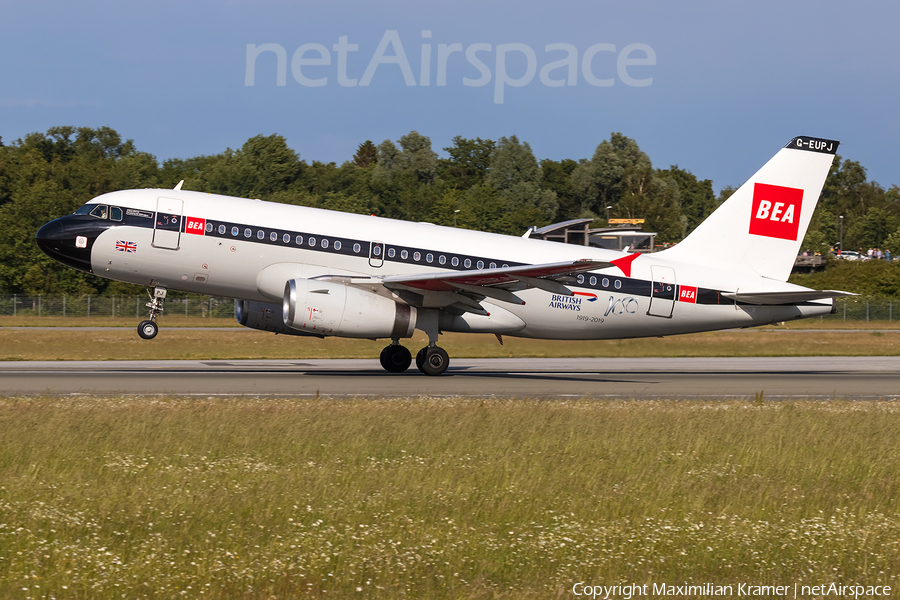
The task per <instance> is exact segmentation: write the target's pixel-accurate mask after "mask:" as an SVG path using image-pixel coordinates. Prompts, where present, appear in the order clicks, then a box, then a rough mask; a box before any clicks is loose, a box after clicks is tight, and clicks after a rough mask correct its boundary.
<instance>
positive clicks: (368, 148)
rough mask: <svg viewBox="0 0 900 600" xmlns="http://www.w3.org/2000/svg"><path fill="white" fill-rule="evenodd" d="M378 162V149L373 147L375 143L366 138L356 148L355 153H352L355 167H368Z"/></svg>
mask: <svg viewBox="0 0 900 600" xmlns="http://www.w3.org/2000/svg"><path fill="white" fill-rule="evenodd" d="M376 162H378V149H377V148H376V147H375V144H373V143H372V140H366V141H365V142H363V143H362V144H360V145H359V147H358V148H357V149H356V154H354V155H353V164H355V165H356V166H357V167H362V168H366V167H370V166H372V165H374V164H375V163H376Z"/></svg>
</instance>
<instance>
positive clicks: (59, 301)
mask: <svg viewBox="0 0 900 600" xmlns="http://www.w3.org/2000/svg"><path fill="white" fill-rule="evenodd" d="M895 300H896V302H895ZM148 301H149V298H148V297H147V296H19V295H12V296H0V316H35V317H133V318H142V317H146V316H147V312H148V311H147V308H146V307H145V306H144V305H145V304H146V303H147V302H148ZM895 304H896V305H897V310H896V311H895V310H894V305H895ZM165 307H166V310H165V312H164V313H163V315H164V316H167V317H178V316H183V317H202V318H214V319H216V318H219V319H225V318H227V319H233V318H235V304H234V300H233V299H231V298H225V297H221V296H187V297H182V298H178V297H175V298H172V297H169V298H167V299H166V304H165ZM895 316H896V317H897V318H898V320H900V298H864V297H861V296H855V297H852V298H840V299H838V301H837V311H836V312H835V314H833V315H824V316H822V317H820V320H821V321H823V322H825V321H857V322H860V321H861V322H866V323H867V322H869V321H888V322H892V321H893V320H894V317H895Z"/></svg>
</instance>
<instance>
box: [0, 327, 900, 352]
mask: <svg viewBox="0 0 900 600" xmlns="http://www.w3.org/2000/svg"><path fill="white" fill-rule="evenodd" d="M426 341H427V340H426V337H425V336H424V335H423V334H422V333H421V332H417V333H416V335H415V336H414V337H413V339H412V340H405V341H404V344H405V345H406V346H407V347H408V348H410V349H411V350H412V351H413V352H415V351H416V350H418V349H419V348H421V347H423V346H425V345H426ZM386 343H387V341H386V340H380V341H374V342H373V341H370V340H351V339H340V338H328V339H324V340H319V339H315V338H299V337H296V336H284V335H278V336H276V335H273V334H271V333H266V332H261V331H254V330H250V329H247V330H240V331H230V330H227V329H215V328H213V329H203V330H188V329H179V328H174V327H171V328H163V329H161V330H160V333H159V336H157V337H156V338H155V339H153V340H149V341H148V340H142V339H140V338H139V337H138V335H137V333H136V332H135V331H134V330H133V329H131V328H129V329H107V330H100V331H96V330H83V331H77V330H76V331H72V330H65V329H62V330H44V329H41V330H35V329H0V360H159V359H241V358H247V359H267V358H271V359H309V358H376V357H378V355H379V353H380V352H381V349H382V348H383V347H384V346H385V345H386ZM440 345H441V346H442V347H444V348H445V349H446V350H447V352H449V353H450V356H451V360H452V358H491V357H509V356H515V357H583V356H587V357H595V356H596V357H605V356H622V357H643V356H704V357H707V356H817V355H820V356H896V355H898V354H900V332H894V331H884V332H882V331H828V332H820V331H815V332H812V331H796V330H783V329H782V330H777V329H772V328H769V329H752V330H751V329H747V330H736V331H720V332H714V333H700V334H692V335H683V336H672V337H666V338H644V339H636V340H613V341H588V342H566V341H553V340H549V341H548V340H527V339H519V338H512V337H505V338H504V344H503V345H502V346H501V345H500V344H499V343H498V342H497V340H496V338H495V337H494V336H492V335H475V334H445V335H442V336H441V340H440Z"/></svg>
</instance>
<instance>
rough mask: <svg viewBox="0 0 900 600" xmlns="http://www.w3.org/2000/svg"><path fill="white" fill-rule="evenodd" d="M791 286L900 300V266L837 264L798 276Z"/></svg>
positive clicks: (797, 274) (838, 262) (873, 262)
mask: <svg viewBox="0 0 900 600" xmlns="http://www.w3.org/2000/svg"><path fill="white" fill-rule="evenodd" d="M790 282H791V283H796V284H798V285H803V286H806V287H810V288H814V289H817V290H843V291H846V292H853V293H855V294H862V295H864V296H884V297H892V298H896V297H898V296H900V263H896V262H893V261H890V262H889V261H886V260H869V261H864V262H856V261H842V260H837V261H834V264H833V265H832V266H830V267H829V268H828V269H826V270H824V271H820V272H814V273H803V274H800V273H795V274H793V275H791V278H790Z"/></svg>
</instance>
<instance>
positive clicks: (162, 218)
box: [152, 198, 184, 250]
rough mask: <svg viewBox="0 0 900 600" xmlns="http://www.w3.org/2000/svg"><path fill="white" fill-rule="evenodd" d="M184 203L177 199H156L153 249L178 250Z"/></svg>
mask: <svg viewBox="0 0 900 600" xmlns="http://www.w3.org/2000/svg"><path fill="white" fill-rule="evenodd" d="M183 210H184V202H183V201H181V200H178V199H176V198H157V199H156V222H155V223H154V225H153V244H152V245H153V247H154V248H167V249H169V250H178V248H179V244H180V242H181V221H182V212H183Z"/></svg>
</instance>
